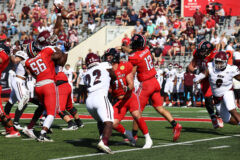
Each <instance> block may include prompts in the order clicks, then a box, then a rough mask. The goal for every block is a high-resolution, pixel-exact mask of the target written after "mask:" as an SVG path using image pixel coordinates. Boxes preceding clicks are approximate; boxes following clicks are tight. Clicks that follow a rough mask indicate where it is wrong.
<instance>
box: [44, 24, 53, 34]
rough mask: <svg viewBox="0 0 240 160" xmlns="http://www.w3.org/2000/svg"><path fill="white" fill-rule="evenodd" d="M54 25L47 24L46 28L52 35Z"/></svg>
mask: <svg viewBox="0 0 240 160" xmlns="http://www.w3.org/2000/svg"><path fill="white" fill-rule="evenodd" d="M53 27H54V26H53V25H52V24H51V23H49V22H48V23H47V26H46V30H48V31H49V32H50V33H52V32H53Z"/></svg>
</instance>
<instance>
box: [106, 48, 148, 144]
mask: <svg viewBox="0 0 240 160" xmlns="http://www.w3.org/2000/svg"><path fill="white" fill-rule="evenodd" d="M104 57H105V58H104V59H105V61H108V62H109V63H111V64H112V67H113V70H114V72H115V74H116V76H117V80H115V81H114V83H112V85H111V89H112V94H113V97H115V98H117V99H118V102H117V103H116V104H115V105H114V106H113V109H114V123H113V128H114V129H115V130H116V131H118V132H120V133H122V134H124V135H126V136H127V138H128V139H129V141H130V142H132V143H133V145H135V143H136V141H135V139H134V138H133V136H132V133H131V132H130V133H129V132H128V131H126V129H125V128H124V127H123V126H122V125H121V124H120V122H121V121H122V120H123V118H124V116H125V115H126V113H127V111H128V110H129V112H130V113H131V115H132V117H133V118H134V120H135V121H136V122H137V124H138V126H139V128H140V130H141V131H142V133H143V135H144V136H145V145H144V146H143V148H151V147H152V139H151V137H150V135H149V132H148V127H147V124H146V122H145V121H144V119H143V118H142V116H141V112H140V110H139V109H140V104H139V101H138V96H137V95H136V93H135V92H134V82H133V74H132V68H133V66H132V64H131V63H130V62H127V61H120V60H119V59H120V55H119V53H118V52H117V50H116V49H115V48H110V49H108V50H107V51H106V53H105V54H104Z"/></svg>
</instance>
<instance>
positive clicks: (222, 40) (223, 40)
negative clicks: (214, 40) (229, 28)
mask: <svg viewBox="0 0 240 160" xmlns="http://www.w3.org/2000/svg"><path fill="white" fill-rule="evenodd" d="M226 45H227V38H226V36H225V33H223V34H222V35H221V38H220V50H221V51H222V50H224V49H225V47H226Z"/></svg>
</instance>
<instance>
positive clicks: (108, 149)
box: [97, 140, 113, 154]
mask: <svg viewBox="0 0 240 160" xmlns="http://www.w3.org/2000/svg"><path fill="white" fill-rule="evenodd" d="M97 147H98V149H100V150H101V151H103V152H105V153H108V154H113V152H112V150H111V149H110V148H109V147H108V146H106V145H105V144H104V143H103V141H102V140H101V141H100V142H99V143H98V145H97Z"/></svg>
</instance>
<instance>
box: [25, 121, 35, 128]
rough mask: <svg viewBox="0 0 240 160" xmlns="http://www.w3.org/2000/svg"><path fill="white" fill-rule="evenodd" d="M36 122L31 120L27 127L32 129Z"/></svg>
mask: <svg viewBox="0 0 240 160" xmlns="http://www.w3.org/2000/svg"><path fill="white" fill-rule="evenodd" d="M35 124H36V121H34V120H31V122H30V123H29V124H28V126H27V128H28V129H33V126H34V125H35Z"/></svg>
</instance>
